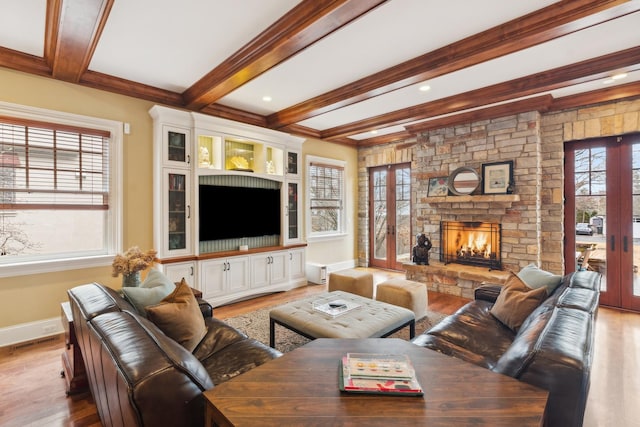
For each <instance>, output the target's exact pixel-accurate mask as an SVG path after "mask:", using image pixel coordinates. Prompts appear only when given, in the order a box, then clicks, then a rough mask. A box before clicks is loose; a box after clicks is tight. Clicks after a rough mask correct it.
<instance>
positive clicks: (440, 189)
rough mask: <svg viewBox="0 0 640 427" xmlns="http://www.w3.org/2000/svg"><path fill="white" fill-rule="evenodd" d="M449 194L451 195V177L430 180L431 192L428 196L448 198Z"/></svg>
mask: <svg viewBox="0 0 640 427" xmlns="http://www.w3.org/2000/svg"><path fill="white" fill-rule="evenodd" d="M447 194H449V177H446V176H441V177H437V178H429V192H428V193H427V196H429V197H437V196H446V195H447Z"/></svg>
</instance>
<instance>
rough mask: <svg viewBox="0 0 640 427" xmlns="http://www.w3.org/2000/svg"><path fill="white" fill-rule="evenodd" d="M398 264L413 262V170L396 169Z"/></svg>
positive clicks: (396, 245) (396, 242)
mask: <svg viewBox="0 0 640 427" xmlns="http://www.w3.org/2000/svg"><path fill="white" fill-rule="evenodd" d="M395 184H396V191H395V192H396V203H395V205H396V206H395V208H396V214H395V219H396V234H395V238H396V239H395V240H396V241H395V247H396V250H395V252H396V264H400V265H402V263H405V262H410V261H411V242H412V241H413V239H412V238H411V169H410V168H409V167H404V168H402V169H396V182H395Z"/></svg>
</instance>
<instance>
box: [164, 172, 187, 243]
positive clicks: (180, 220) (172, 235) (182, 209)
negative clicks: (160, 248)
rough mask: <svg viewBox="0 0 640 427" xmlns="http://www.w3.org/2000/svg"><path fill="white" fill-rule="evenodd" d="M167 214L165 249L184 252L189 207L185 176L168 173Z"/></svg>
mask: <svg viewBox="0 0 640 427" xmlns="http://www.w3.org/2000/svg"><path fill="white" fill-rule="evenodd" d="M167 178H168V183H167V184H168V187H167V188H168V194H167V214H168V217H167V219H168V224H167V228H166V230H168V235H167V246H166V247H167V248H168V250H169V251H176V250H184V249H186V248H187V220H188V215H189V212H188V210H189V206H188V204H187V188H186V185H187V179H186V178H187V176H186V175H185V174H180V173H169V174H168V175H167Z"/></svg>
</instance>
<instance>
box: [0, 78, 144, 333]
mask: <svg viewBox="0 0 640 427" xmlns="http://www.w3.org/2000/svg"><path fill="white" fill-rule="evenodd" d="M0 101H3V102H10V103H14V104H20V105H27V106H32V107H39V108H46V109H50V110H56V111H63V112H68V113H74V114H82V115H86V116H94V117H99V118H103V119H109V120H117V121H122V122H127V123H130V124H131V134H130V135H124V147H123V158H124V163H123V170H124V195H123V206H124V213H123V221H124V230H123V231H124V235H123V245H124V247H125V248H127V247H129V246H133V245H138V246H140V247H141V248H143V249H147V248H151V247H153V234H152V225H153V224H152V200H153V194H152V182H151V180H152V163H151V161H152V121H151V117H150V116H149V114H148V113H147V111H148V110H149V108H151V106H152V105H153V104H152V103H150V102H146V101H140V100H137V99H134V98H129V97H126V96H120V95H115V94H110V93H107V92H102V91H99V90H93V89H87V88H84V87H80V86H77V85H72V84H68V83H63V82H59V81H56V80H52V79H47V78H42V77H37V76H32V75H29V74H23V73H19V72H15V71H10V70H5V69H0ZM0 268H2V267H0ZM92 281H97V282H101V283H104V284H106V285H109V286H112V287H115V288H117V287H119V286H120V282H119V279H117V278H113V277H111V268H110V266H105V267H103V268H92V269H83V270H73V271H65V272H57V273H47V274H37V275H25V276H18V277H10V278H3V279H0V328H4V327H8V326H12V325H18V324H22V323H27V322H33V321H37V320H42V319H49V318H54V317H56V316H59V313H60V305H59V303H60V302H61V301H66V300H67V295H66V290H67V289H69V288H71V287H73V286H75V285H79V284H83V283H88V282H92Z"/></svg>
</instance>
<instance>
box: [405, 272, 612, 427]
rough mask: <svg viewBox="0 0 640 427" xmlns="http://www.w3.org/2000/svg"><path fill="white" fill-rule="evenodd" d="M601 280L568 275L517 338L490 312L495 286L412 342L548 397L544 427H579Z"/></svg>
mask: <svg viewBox="0 0 640 427" xmlns="http://www.w3.org/2000/svg"><path fill="white" fill-rule="evenodd" d="M600 279H601V278H600V275H599V274H598V273H595V272H591V271H581V272H577V273H571V274H568V275H565V276H564V277H563V278H562V281H561V283H560V285H559V286H558V287H557V288H556V289H555V290H554V291H553V293H552V294H551V295H549V296H548V297H547V298H546V300H544V301H543V302H542V304H541V305H539V306H538V307H537V308H536V309H535V310H534V311H533V312H532V313H531V314H530V315H529V316H528V317H527V318H526V319H525V321H524V323H523V324H522V326H521V327H520V329H519V330H518V332H517V333H516V332H513V331H512V330H511V329H509V328H508V327H506V326H505V325H503V324H502V323H501V322H500V321H499V320H498V319H496V317H494V316H493V315H492V314H491V312H490V310H491V307H492V306H493V304H494V302H495V300H496V298H497V297H498V295H499V293H500V289H501V288H500V286H498V285H488V286H483V287H480V288H479V289H478V290H477V291H476V295H475V300H474V301H472V302H470V303H468V304H467V305H465V306H464V307H462V308H460V310H458V311H457V312H456V313H454V314H453V315H451V316H448V317H447V318H445V319H444V320H443V321H442V322H440V323H438V324H437V325H436V326H434V327H433V328H431V329H430V330H428V331H426V332H424V333H423V334H421V335H419V336H417V337H416V338H414V340H413V342H414V343H415V344H418V345H420V346H423V347H426V348H430V349H433V350H436V351H439V352H441V353H444V354H447V355H450V356H453V357H456V358H459V359H462V360H466V361H468V362H471V363H474V364H476V365H479V366H482V367H485V368H487V369H491V370H492V371H494V372H497V373H500V374H504V375H509V376H511V377H513V378H516V379H518V380H521V381H524V382H526V383H529V384H532V385H535V386H537V387H540V388H542V389H545V390H548V391H549V399H548V401H547V407H546V420H545V425H546V426H553V427H571V426H576V427H577V426H581V425H582V421H583V418H584V409H585V405H586V400H587V394H588V392H589V378H590V372H591V364H592V359H593V350H594V348H593V341H594V327H595V319H596V314H597V310H598V301H599V295H600V294H599V289H600Z"/></svg>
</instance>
